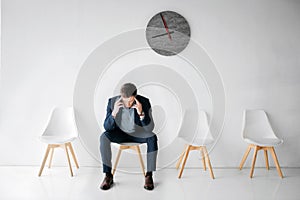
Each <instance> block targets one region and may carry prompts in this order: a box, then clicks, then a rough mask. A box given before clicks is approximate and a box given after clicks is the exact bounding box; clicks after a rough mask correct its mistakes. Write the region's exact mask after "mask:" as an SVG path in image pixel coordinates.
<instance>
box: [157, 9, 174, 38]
mask: <svg viewBox="0 0 300 200" xmlns="http://www.w3.org/2000/svg"><path fill="white" fill-rule="evenodd" d="M159 15H160V17H161V19H162V21H163V23H164V27H165V29H166V31H167V33H168V36H169V39H170V40H172V38H171V34H170V32H169V28H168V25H167V22H166V20H165V18H164V16H163V15H162V14H161V13H160V14H159Z"/></svg>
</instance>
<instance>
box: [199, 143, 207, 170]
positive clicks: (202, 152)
mask: <svg viewBox="0 0 300 200" xmlns="http://www.w3.org/2000/svg"><path fill="white" fill-rule="evenodd" d="M203 148H204V147H201V148H200V151H201V155H202V164H203V169H204V171H206V163H205V156H204V149H203Z"/></svg>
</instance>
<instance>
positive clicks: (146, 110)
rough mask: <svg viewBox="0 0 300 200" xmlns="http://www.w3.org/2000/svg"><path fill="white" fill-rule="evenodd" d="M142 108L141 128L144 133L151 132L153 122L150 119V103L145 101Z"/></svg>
mask: <svg viewBox="0 0 300 200" xmlns="http://www.w3.org/2000/svg"><path fill="white" fill-rule="evenodd" d="M142 107H143V111H144V113H145V117H144V119H143V120H141V124H142V127H143V128H144V130H145V131H147V132H152V131H153V129H154V122H153V118H152V109H151V104H150V101H149V100H147V101H145V104H144V105H142Z"/></svg>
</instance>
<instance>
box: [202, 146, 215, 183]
mask: <svg viewBox="0 0 300 200" xmlns="http://www.w3.org/2000/svg"><path fill="white" fill-rule="evenodd" d="M202 148H203V150H204V152H205V153H204V154H205V158H206V162H207V164H208V168H209V171H210V177H211V178H212V179H215V176H214V172H213V170H212V167H211V163H210V159H209V155H208V152H207V149H206V147H205V146H204V147H202Z"/></svg>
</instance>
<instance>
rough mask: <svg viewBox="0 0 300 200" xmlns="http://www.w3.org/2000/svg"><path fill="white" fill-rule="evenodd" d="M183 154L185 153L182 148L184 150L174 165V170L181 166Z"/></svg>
mask: <svg viewBox="0 0 300 200" xmlns="http://www.w3.org/2000/svg"><path fill="white" fill-rule="evenodd" d="M184 153H185V148H184V150H183V151H182V153H181V154H180V157H179V160H178V161H177V163H176V169H178V168H179V166H180V164H181V162H182V158H183V156H184Z"/></svg>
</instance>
